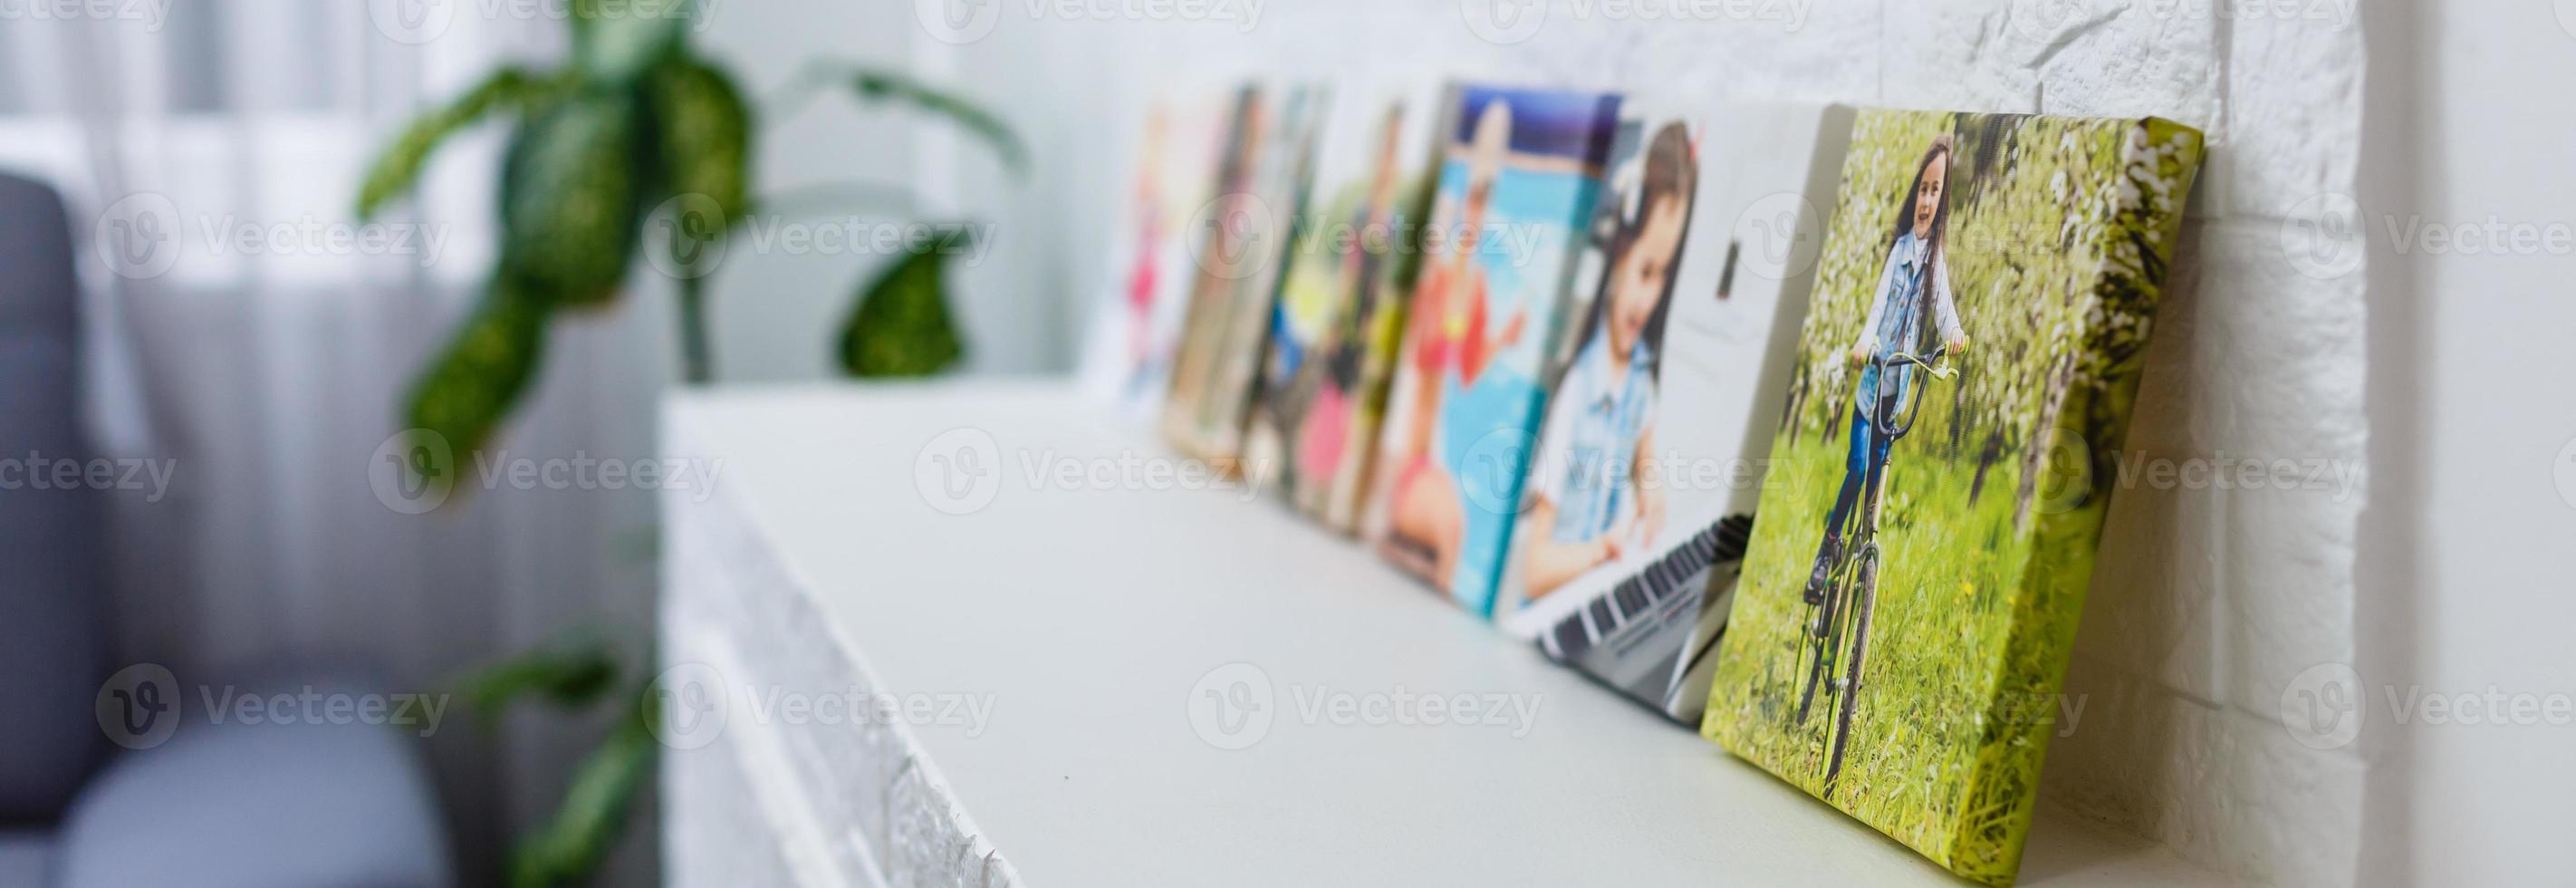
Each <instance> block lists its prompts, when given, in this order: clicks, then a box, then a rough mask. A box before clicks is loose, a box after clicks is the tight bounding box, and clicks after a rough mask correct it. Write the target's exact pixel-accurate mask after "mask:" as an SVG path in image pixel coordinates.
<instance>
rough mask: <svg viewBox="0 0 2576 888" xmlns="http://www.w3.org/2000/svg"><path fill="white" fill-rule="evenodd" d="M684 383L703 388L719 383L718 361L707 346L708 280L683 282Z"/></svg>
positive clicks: (681, 306)
mask: <svg viewBox="0 0 2576 888" xmlns="http://www.w3.org/2000/svg"><path fill="white" fill-rule="evenodd" d="M680 379H681V381H683V382H686V383H688V384H689V385H693V386H699V385H706V384H707V383H710V382H714V381H715V360H714V355H713V353H712V352H711V351H710V349H709V347H708V344H707V279H706V278H705V277H703V276H689V277H682V278H681V279H680Z"/></svg>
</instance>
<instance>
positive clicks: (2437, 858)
mask: <svg viewBox="0 0 2576 888" xmlns="http://www.w3.org/2000/svg"><path fill="white" fill-rule="evenodd" d="M2374 16H2375V17H2374V18H2373V19H2372V20H2371V21H2370V23H2369V24H2370V29H2371V34H2372V41H2371V49H2370V51H2371V57H2372V70H2373V75H2372V89H2371V92H2372V95H2371V104H2370V106H2369V119H2370V128H2369V130H2368V133H2367V135H2368V140H2367V142H2366V143H2365V149H2364V158H2365V164H2364V166H2363V175H2362V183H2363V186H2362V189H2361V191H2360V197H2361V201H2362V205H2363V210H2364V218H2365V220H2366V221H2367V222H2368V226H2367V231H2368V236H2369V246H2370V249H2371V257H2372V258H2371V274H2370V287H2371V296H2370V301H2371V308H2372V311H2373V319H2374V323H2373V324H2372V329H2371V342H2370V348H2371V365H2370V377H2369V379H2370V388H2371V422H2372V446H2371V450H2372V460H2373V463H2374V465H2375V466H2381V467H2384V469H2383V470H2382V471H2378V472H2376V473H2375V474H2376V475H2378V476H2379V479H2380V480H2379V481H2377V482H2375V484H2376V485H2377V488H2378V489H2384V490H2385V491H2386V493H2387V495H2386V496H2378V495H2374V502H2373V505H2372V509H2371V514H2370V515H2369V516H2368V518H2367V520H2366V521H2365V524H2364V529H2365V532H2366V534H2367V536H2366V537H2365V539H2366V540H2367V541H2368V545H2367V546H2366V548H2365V550H2364V552H2365V554H2364V557H2363V559H2362V561H2361V565H2362V571H2363V576H2364V577H2365V582H2364V583H2363V585H2362V599H2361V603H2362V615H2363V618H2364V625H2365V626H2366V627H2368V629H2369V631H2368V632H2367V633H2366V635H2365V649H2364V653H2365V657H2364V659H2363V661H2362V663H2361V666H2362V669H2363V677H2364V678H2365V679H2366V682H2365V684H2366V685H2367V686H2368V687H2369V688H2370V689H2371V691H2372V692H2373V693H2374V694H2375V695H2379V696H2378V698H2377V699H2375V700H2374V701H2373V703H2374V705H2373V706H2372V708H2371V709H2370V710H2368V715H2369V716H2370V717H2371V718H2372V719H2374V721H2372V722H2370V726H2371V727H2370V730H2369V731H2368V733H2366V734H2365V739H2366V740H2368V741H2370V742H2369V744H2368V745H2369V746H2371V747H2372V748H2373V752H2374V755H2375V757H2376V759H2377V760H2378V761H2379V762H2381V763H2383V766H2382V767H2379V768H2377V769H2376V770H2375V771H2374V774H2373V779H2372V781H2371V801H2372V803H2371V806H2370V812H2371V814H2372V820H2373V830H2372V834H2373V835H2374V836H2387V837H2389V838H2391V839H2392V841H2388V842H2386V843H2383V844H2379V845H2377V846H2375V847H2373V848H2372V849H2371V853H2370V855H2369V857H2368V858H2367V861H2368V865H2369V867H2370V872H2371V875H2372V876H2373V878H2374V880H2376V881H2381V882H2385V883H2387V884H2400V883H2426V884H2430V883H2436V882H2440V883H2452V884H2470V885H2474V884H2514V883H2521V884H2531V883H2538V882H2551V881H2555V882H2561V883H2563V882H2565V881H2566V880H2567V879H2568V878H2570V876H2569V875H2568V874H2569V873H2576V843H2571V842H2570V841H2569V840H2568V835H2569V826H2570V825H2571V824H2576V756H2571V751H2576V727H2571V726H2570V725H2568V724H2567V723H2566V721H2565V720H2564V719H2563V718H2561V719H2557V720H2556V721H2557V723H2555V724H2552V723H2551V721H2552V719H2551V717H2550V716H2549V712H2550V710H2549V709H2547V708H2545V707H2547V706H2549V705H2550V704H2551V703H2552V702H2553V701H2556V702H2557V703H2558V705H2561V706H2564V705H2566V704H2565V702H2564V701H2566V700H2568V698H2569V696H2570V695H2571V694H2576V656H2571V655H2570V654H2569V644H2568V641H2567V633H2568V629H2569V627H2570V626H2576V597H2571V596H2570V595H2569V591H2570V589H2571V587H2576V583H2571V582H2570V580H2569V579H2568V578H2569V576H2570V575H2571V572H2576V547H2570V546H2569V545H2568V541H2569V540H2570V539H2576V461H2571V456H2576V453H2571V442H2576V390H2571V389H2570V388H2569V387H2568V386H2566V385H2563V384H2560V383H2559V381H2558V376H2559V374H2558V366H2557V365H2559V364H2560V363H2561V362H2562V360H2563V357H2564V353H2565V349H2564V348H2563V346H2562V345H2561V343H2563V342H2564V341H2565V339H2566V336H2565V334H2566V331H2568V330H2570V329H2576V301H2571V300H2570V298H2569V288H2570V284H2571V282H2576V258H2571V255H2570V254H2569V253H2568V252H2566V250H2567V249H2568V247H2567V245H2566V243H2565V242H2564V241H2562V242H2561V246H2560V247H2558V248H2557V249H2555V250H2553V249H2552V248H2551V247H2549V246H2548V243H2547V241H2546V240H2545V239H2542V238H2545V236H2546V234H2547V232H2548V231H2549V230H2550V229H2551V227H2553V226H2555V227H2557V228H2560V229H2565V228H2567V227H2569V226H2576V177H2571V176H2570V175H2569V173H2568V171H2567V168H2566V164H2567V162H2568V160H2569V158H2576V129H2571V128H2570V127H2569V126H2568V125H2567V124H2566V121H2567V119H2568V116H2569V114H2568V112H2569V109H2570V104H2571V102H2570V99H2569V98H2568V95H2567V85H2568V84H2570V83H2571V82H2576V3H2567V2H2559V3H2556V4H2554V7H2553V4H2550V3H2516V2H2501V0H2471V2H2460V3H2444V4H2438V5H2436V4H2390V5H2387V6H2385V7H2383V8H2378V9H2376V10H2374ZM2419 220H2420V221H2421V222H2422V223H2424V224H2426V225H2441V226H2446V227H2448V226H2484V225H2486V224H2487V223H2489V222H2490V221H2493V222H2497V223H2502V224H2504V225H2507V226H2520V227H2522V228H2524V229H2525V230H2528V231H2531V232H2533V238H2534V240H2532V241H2530V242H2528V243H2526V244H2525V245H2524V248H2515V247H2514V245H2513V244H2512V243H2510V241H2508V242H2507V244H2506V245H2505V246H2506V247H2507V249H2505V250H2504V251H2503V252H2502V253H2501V254H2499V253H2498V252H2496V251H2494V250H2493V249H2491V248H2489V247H2487V246H2486V245H2485V243H2484V238H2483V236H2482V235H2478V236H2473V238H2472V240H2468V241H2459V242H2456V243H2439V244H2437V243H2436V242H2434V241H2430V240H2426V239H2423V238H2422V237H2407V236H2405V235H2406V233H2407V232H2408V231H2410V230H2412V231H2422V230H2423V228H2422V226H2420V225H2417V224H2416V223H2417V222H2418V221H2419ZM2392 225H2393V226H2394V228H2393V229H2392V227H2391V226H2392ZM2510 233H2511V229H2510V228H2509V229H2508V235H2509V236H2510ZM2473 248H2474V250H2475V252H2472V249H2473ZM2382 503H2385V508H2383V507H2382ZM2391 691H2394V692H2395V693H2397V694H2398V695H2399V699H2400V700H2403V699H2405V698H2406V695H2408V694H2410V693H2416V692H2420V693H2421V694H2424V695H2435V696H2442V697H2446V698H2453V699H2457V698H2459V697H2460V696H2461V695H2472V696H2475V697H2479V698H2483V697H2486V696H2487V695H2488V694H2489V692H2490V691H2492V692H2494V693H2495V694H2496V695H2498V698H2499V699H2500V700H2501V701H2502V702H2504V703H2505V711H2504V712H2503V713H2502V714H2503V715H2504V716H2505V719H2504V720H2505V721H2506V722H2508V723H2506V724H2497V723H2495V722H2496V720H2495V719H2494V718H2493V717H2492V716H2490V715H2489V714H2488V713H2487V712H2486V709H2487V708H2488V707H2487V706H2486V704H2485V703H2484V702H2483V701H2480V702H2473V703H2471V704H2470V705H2469V706H2468V707H2466V708H2461V709H2457V710H2453V711H2448V712H2445V713H2443V714H2442V715H2440V716H2438V717H2437V716H2436V715H2435V714H2434V713H2433V712H2432V711H2430V710H2425V709H2421V708H2418V709H2414V710H2412V711H2411V716H2410V717H2409V718H2408V719H2407V720H2406V721H2405V722H2404V723H2402V724H2401V723H2399V720H2398V716H2399V714H2400V713H2399V712H2398V711H2397V710H2396V709H2395V708H2394V707H2392V706H2391V704H2390V703H2389V701H2388V699H2387V697H2386V696H2385V695H2386V694H2387V693H2389V692H2391ZM2418 699H2420V697H2419V698H2418ZM2523 700H2531V701H2534V702H2533V703H2530V704H2520V702H2519V701H2523ZM2513 705H2527V706H2528V707H2539V708H2536V709H2527V710H2526V712H2524V713H2522V714H2521V715H2522V717H2517V714H2516V713H2514V712H2513V711H2512V710H2511V708H2510V707H2511V706H2513ZM2559 711H2560V712H2562V713H2563V712H2564V711H2565V710H2559ZM2383 799H2385V800H2390V803H2387V804H2383V801H2382V800H2383Z"/></svg>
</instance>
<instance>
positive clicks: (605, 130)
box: [357, 0, 1026, 456]
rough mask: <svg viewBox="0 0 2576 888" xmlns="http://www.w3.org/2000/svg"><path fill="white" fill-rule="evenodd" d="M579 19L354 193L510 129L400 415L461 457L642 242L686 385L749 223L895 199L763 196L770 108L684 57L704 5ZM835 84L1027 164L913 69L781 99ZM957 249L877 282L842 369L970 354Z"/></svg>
mask: <svg viewBox="0 0 2576 888" xmlns="http://www.w3.org/2000/svg"><path fill="white" fill-rule="evenodd" d="M572 10H573V13H574V14H573V16H572V18H571V26H572V27H571V32H572V43H573V53H572V61H571V62H570V63H569V64H567V65H565V66H563V67H561V68H558V69H550V70H539V69H532V68H523V67H505V68H502V69H501V70H498V71H495V72H493V73H492V74H491V75H490V76H488V77H486V78H485V79H484V81H483V82H482V83H481V84H480V85H478V86H476V87H474V88H473V89H471V90H468V91H467V92H466V93H465V94H464V95H462V96H459V97H457V98H456V99H454V100H453V101H451V102H449V103H448V104H447V105H445V106H444V107H440V108H436V109H433V110H431V111H429V112H428V113H426V114H423V115H421V116H420V117H419V118H418V119H416V120H414V121H413V122H412V123H411V124H410V125H409V126H408V127H407V128H406V129H405V130H404V131H403V132H402V134H401V135H400V136H399V137H397V138H396V139H395V140H394V141H393V143H392V144H391V145H389V146H387V148H386V149H385V151H384V153H383V154H382V155H381V156H380V157H379V158H378V159H377V160H376V162H375V164H374V166H373V167H372V168H371V169H370V170H369V171H368V173H367V176H366V179H365V181H364V182H363V183H362V184H361V186H360V188H359V192H358V201H357V213H358V215H359V216H360V217H361V218H366V217H372V216H374V215H375V214H376V213H378V212H379V211H381V210H382V209H384V208H385V207H386V206H387V205H388V204H390V203H391V202H393V201H394V200H395V199H397V198H398V197H400V196H401V195H403V194H404V193H406V192H408V191H410V190H411V188H412V186H413V184H414V183H415V182H416V181H417V180H418V179H419V177H420V174H421V170H422V168H423V166H424V165H425V164H426V163H427V161H428V159H429V156H430V155H431V154H432V153H433V152H434V151H436V150H437V148H438V147H439V146H440V145H441V144H443V143H444V142H446V141H447V140H448V138H449V137H451V136H454V135H455V134H457V133H459V132H461V131H463V130H465V129H467V128H469V127H472V126H474V125H476V124H478V123H481V122H483V121H485V120H487V119H490V118H495V117H506V118H508V120H509V122H510V125H511V126H512V128H513V132H512V133H511V136H510V140H509V148H508V151H507V154H506V156H505V157H504V159H503V161H502V166H501V171H500V200H499V206H498V215H499V220H498V221H499V223H500V237H501V249H500V258H499V260H498V261H497V262H496V264H495V266H496V267H494V268H493V269H492V271H491V273H490V276H489V279H488V283H487V284H486V287H485V290H484V293H483V296H482V299H481V300H480V303H479V304H478V305H477V306H476V308H475V310H474V312H473V313H472V315H471V316H470V317H469V318H467V320H466V321H465V322H464V325H463V326H462V328H461V329H459V330H458V331H457V332H456V334H455V336H454V338H453V339H452V340H451V341H450V343H449V345H448V346H447V348H446V349H445V351H444V352H443V353H441V354H440V355H439V356H438V357H437V358H435V359H434V360H433V362H432V363H431V364H430V365H429V366H428V367H427V368H425V369H424V370H423V371H422V372H421V373H420V374H419V376H418V377H417V378H416V380H415V381H414V383H413V385H412V388H411V393H410V396H409V401H408V404H407V406H406V415H405V419H406V423H405V425H406V427H407V428H417V429H427V430H429V431H432V432H436V433H438V434H439V435H441V436H443V437H444V438H445V439H446V440H447V441H448V442H449V443H450V444H451V445H453V446H454V448H455V451H456V452H457V453H458V454H459V455H460V456H462V455H465V454H470V453H472V452H474V451H476V450H479V449H481V448H482V447H483V446H484V444H486V443H487V442H488V440H489V439H490V437H491V435H492V433H493V431H494V430H495V429H496V428H498V427H499V425H500V424H501V422H502V421H503V420H505V419H506V418H507V417H508V415H509V413H510V411H511V409H512V407H513V406H514V405H515V404H516V403H517V402H518V400H519V397H520V396H521V394H523V393H524V392H525V391H526V389H527V387H528V383H529V381H530V380H532V379H533V378H534V377H535V376H536V373H537V370H538V368H539V367H540V366H541V365H542V364H543V361H544V356H545V341H546V335H545V334H546V327H547V324H548V323H549V322H550V321H551V320H552V319H553V318H554V316H555V315H556V313H558V312H560V311H563V310H566V309H579V308H587V307H593V306H598V305H603V304H607V303H610V302H613V301H615V300H616V299H617V298H618V296H619V294H620V293H621V292H622V291H623V290H624V289H625V285H626V281H627V278H628V274H629V272H630V270H631V269H632V268H633V266H635V265H636V264H637V263H636V261H635V260H636V253H637V251H638V249H639V248H640V247H642V246H644V245H645V244H646V243H647V242H655V244H654V245H656V246H666V247H667V253H665V254H663V255H664V256H666V257H667V258H668V259H669V260H670V261H669V262H657V263H655V264H656V265H658V266H660V267H662V268H663V269H664V270H665V271H666V272H667V273H669V274H670V275H671V277H673V278H674V279H675V282H676V284H677V285H678V291H679V306H678V308H679V311H678V317H679V328H680V329H679V337H680V362H681V372H682V376H683V377H684V378H685V379H686V380H687V381H688V382H690V383H693V384H695V383H704V382H707V381H710V379H711V378H712V377H713V372H714V371H713V356H712V354H711V353H710V347H709V344H708V338H709V337H708V329H707V292H706V276H707V274H708V273H710V272H712V271H713V270H714V269H713V265H714V263H715V258H716V257H721V256H722V255H723V252H724V249H723V248H724V246H725V242H726V240H727V239H728V238H730V237H731V236H732V234H733V233H734V232H735V231H736V230H737V229H739V228H740V227H741V226H742V225H743V224H744V223H745V222H746V221H747V220H749V219H751V218H752V217H753V216H754V214H755V213H758V214H761V215H764V216H778V215H783V214H787V213H791V212H795V211H797V210H798V209H799V206H798V205H799V203H800V201H799V200H796V199H794V197H816V196H821V197H835V196H844V197H845V196H848V195H849V194H851V193H857V194H861V195H864V196H869V197H873V198H885V197H887V196H888V195H887V194H886V193H885V192H883V191H871V190H869V189H863V188H862V189H839V190H833V189H824V190H821V191H818V192H811V193H808V194H805V195H798V196H794V197H772V198H759V197H755V196H754V194H753V189H754V181H755V176H754V172H753V166H752V157H753V154H754V151H753V147H754V133H755V129H756V124H757V118H758V116H759V115H758V114H757V113H756V109H755V108H754V107H753V106H752V104H751V103H750V102H748V101H746V100H745V99H744V97H743V93H742V90H741V89H740V88H739V87H738V86H737V85H736V83H735V81H734V79H733V77H732V76H731V75H729V74H727V73H726V72H725V70H724V69H723V67H722V66H719V65H717V64H715V63H714V62H712V61H709V60H708V59H706V58H705V57H703V56H701V55H700V54H698V53H697V52H696V51H695V50H694V49H693V48H692V47H691V46H690V45H689V40H688V35H689V34H690V33H691V30H692V29H691V28H689V27H688V25H689V23H690V22H692V21H693V20H694V19H695V16H696V15H697V4H696V3H695V2H694V0H647V2H612V0H574V2H573V4H572ZM833 87H838V88H841V89H844V90H846V91H848V92H849V93H850V94H851V95H854V96H856V97H857V98H859V99H860V100H863V101H867V102H873V103H890V104H895V105H901V106H907V107H910V108H913V109H917V110H919V111H923V112H928V113H930V114H933V115H936V116H939V117H942V118H945V119H947V120H949V121H951V122H952V123H954V124H955V125H957V126H959V127H960V128H962V129H963V130H965V131H966V132H968V133H970V134H972V135H974V136H976V137H978V138H979V139H981V140H982V141H984V142H986V143H988V144H989V145H991V146H992V148H993V149H994V150H995V151H996V152H998V153H999V155H1000V156H1001V157H1002V159H1003V160H1004V161H1005V163H1007V164H1008V165H1009V166H1010V167H1011V168H1012V169H1013V170H1015V171H1016V170H1020V169H1023V168H1025V165H1026V157H1025V154H1024V152H1023V150H1022V148H1021V146H1020V143H1019V141H1018V138H1017V137H1016V136H1015V135H1013V134H1012V132H1011V130H1010V129H1009V127H1008V126H1006V125H1004V124H1003V123H1002V122H1001V120H1000V118H998V117H996V116H994V115H993V114H991V113H989V112H987V111H985V110H983V109H981V108H979V107H977V106H976V105H974V104H973V103H971V102H969V101H967V100H965V99H963V98H960V97H958V96H956V95H954V94H952V93H949V92H946V91H943V90H940V89H937V88H934V87H931V86H929V85H927V84H923V83H920V82H917V81H915V80H912V79H910V78H907V77H905V76H903V75H900V74H896V73H891V72H887V71H880V70H874V69H870V68H866V67H863V66H858V65H850V64H843V63H834V62H816V63H814V64H811V65H809V66H807V68H806V69H805V72H804V74H803V76H801V77H799V78H798V79H797V80H796V81H795V82H794V83H792V84H791V85H790V88H789V89H788V91H787V93H786V98H785V100H784V101H782V102H781V104H784V105H786V106H788V108H789V109H790V111H791V112H792V110H793V109H795V108H800V107H802V105H803V104H804V103H805V102H806V101H807V100H809V99H811V98H812V97H813V95H815V94H816V93H819V92H821V91H823V90H824V89H828V88H833ZM896 196H897V197H898V198H899V197H900V195H899V193H898V194H897V195H896ZM657 238H658V241H657ZM954 257H955V253H954V252H953V251H950V250H928V251H923V252H918V253H914V254H912V255H909V256H904V257H901V258H899V259H898V260H896V261H895V262H893V263H891V264H890V265H889V266H888V267H887V268H885V269H882V270H880V271H879V272H878V273H877V274H876V276H875V277H874V278H873V279H871V280H870V281H869V282H868V283H867V284H866V285H865V286H864V287H862V288H861V290H860V292H859V294H858V299H857V304H856V305H855V306H853V307H852V309H851V310H850V312H849V315H848V321H847V322H846V323H845V324H844V326H843V329H842V330H841V331H840V335H839V336H838V337H837V339H835V340H834V342H833V343H831V347H832V348H833V349H834V350H835V351H834V354H835V356H836V358H837V360H836V363H837V365H838V366H840V367H841V368H842V369H843V370H845V371H846V372H849V373H851V374H852V375H858V376H923V375H929V374H933V373H937V372H940V371H942V370H944V369H947V368H948V367H950V366H952V365H953V364H954V363H955V362H956V361H957V360H958V359H959V358H960V357H962V356H963V355H964V352H965V347H964V344H963V343H962V342H961V341H960V340H959V338H958V335H957V332H956V330H955V328H954V325H953V324H952V323H951V322H950V319H949V314H948V311H947V304H946V287H945V281H946V277H945V266H946V263H947V262H948V261H949V260H950V259H953V258H954Z"/></svg>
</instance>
